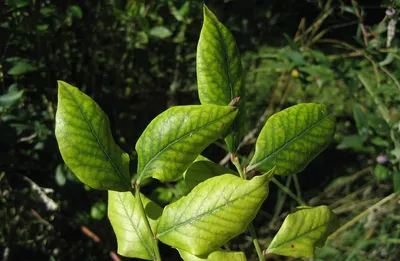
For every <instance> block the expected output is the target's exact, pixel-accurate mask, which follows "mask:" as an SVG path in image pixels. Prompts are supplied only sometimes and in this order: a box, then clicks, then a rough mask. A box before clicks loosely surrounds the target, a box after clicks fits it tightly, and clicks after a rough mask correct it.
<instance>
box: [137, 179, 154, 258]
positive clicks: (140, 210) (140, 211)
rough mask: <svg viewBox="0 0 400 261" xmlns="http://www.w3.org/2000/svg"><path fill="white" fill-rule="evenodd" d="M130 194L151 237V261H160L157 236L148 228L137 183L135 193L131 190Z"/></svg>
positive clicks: (147, 220) (148, 224)
mask: <svg viewBox="0 0 400 261" xmlns="http://www.w3.org/2000/svg"><path fill="white" fill-rule="evenodd" d="M131 193H132V194H134V197H135V200H136V204H137V205H138V206H139V213H140V216H141V217H142V219H143V220H144V224H145V226H146V228H147V231H148V233H149V234H151V235H152V237H153V253H152V256H153V260H154V261H161V255H160V250H159V249H158V240H157V236H156V235H155V234H154V233H153V230H152V229H151V226H150V223H149V219H148V218H147V215H146V212H145V210H144V206H143V202H142V199H141V197H140V185H139V183H136V185H135V192H133V191H132V190H131Z"/></svg>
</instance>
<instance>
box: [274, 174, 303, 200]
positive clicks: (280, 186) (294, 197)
mask: <svg viewBox="0 0 400 261" xmlns="http://www.w3.org/2000/svg"><path fill="white" fill-rule="evenodd" d="M271 181H272V182H273V183H275V185H277V186H278V187H279V188H280V189H281V190H282V191H283V192H285V193H286V194H288V195H289V197H291V198H292V199H294V200H295V201H296V202H297V204H299V205H300V206H307V204H306V203H305V202H304V201H303V200H302V199H301V198H299V197H297V196H296V195H295V194H294V193H293V192H292V191H290V189H288V188H287V187H285V185H283V184H282V183H280V182H279V181H278V180H277V179H276V178H274V177H272V178H271Z"/></svg>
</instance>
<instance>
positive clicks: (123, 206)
mask: <svg viewBox="0 0 400 261" xmlns="http://www.w3.org/2000/svg"><path fill="white" fill-rule="evenodd" d="M141 199H142V202H143V206H144V209H145V212H146V215H147V217H148V219H149V223H150V226H151V228H152V230H153V231H155V230H156V228H157V224H158V221H159V218H160V216H161V212H162V208H161V207H159V206H158V205H157V204H156V203H154V202H152V201H151V200H150V199H148V198H146V197H145V196H144V195H142V194H141ZM108 218H109V219H110V222H111V225H112V227H113V230H114V233H115V235H116V237H117V243H118V254H120V255H123V256H126V257H136V258H142V259H146V260H153V258H154V256H155V253H154V250H153V243H152V241H153V235H151V234H149V233H148V231H147V229H146V226H145V223H144V221H143V219H142V217H141V216H140V213H139V210H138V207H137V204H136V202H135V197H134V196H133V195H132V194H131V193H130V192H115V191H108Z"/></svg>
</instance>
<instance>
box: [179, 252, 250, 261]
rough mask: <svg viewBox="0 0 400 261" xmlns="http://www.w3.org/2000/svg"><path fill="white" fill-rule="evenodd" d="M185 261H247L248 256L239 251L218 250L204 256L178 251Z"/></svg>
mask: <svg viewBox="0 0 400 261" xmlns="http://www.w3.org/2000/svg"><path fill="white" fill-rule="evenodd" d="M178 251H179V254H180V255H181V257H182V259H183V260H184V261H202V260H204V261H246V260H247V259H246V255H245V254H244V253H243V252H239V251H224V250H217V251H214V252H211V253H210V254H208V255H204V256H195V255H192V254H190V253H189V252H186V251H184V250H182V249H178Z"/></svg>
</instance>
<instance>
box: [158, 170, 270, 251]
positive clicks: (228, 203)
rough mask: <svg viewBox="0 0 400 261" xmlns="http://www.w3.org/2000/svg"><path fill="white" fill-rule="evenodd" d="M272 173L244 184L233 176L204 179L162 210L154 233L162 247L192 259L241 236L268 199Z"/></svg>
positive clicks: (226, 175)
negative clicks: (184, 252) (185, 194)
mask: <svg viewBox="0 0 400 261" xmlns="http://www.w3.org/2000/svg"><path fill="white" fill-rule="evenodd" d="M271 175H272V174H271V173H266V174H264V175H262V176H256V177H254V178H253V179H251V180H244V179H241V178H239V177H237V176H234V175H232V174H224V175H221V176H217V177H213V178H210V179H207V180H206V181H204V182H202V183H200V184H199V185H198V186H196V187H195V188H194V189H193V190H192V191H191V192H190V193H189V194H188V195H187V196H185V197H182V198H181V199H179V200H178V201H176V202H174V203H172V204H170V205H168V206H166V207H165V209H164V212H163V214H162V216H161V220H160V223H159V226H158V229H157V234H158V238H159V239H160V240H161V241H162V242H163V243H165V244H167V245H170V246H172V247H175V248H178V249H182V250H185V251H187V252H189V253H190V254H193V255H205V254H208V253H210V252H212V251H215V250H218V249H219V248H220V247H221V246H222V245H223V244H225V243H226V242H228V241H229V240H230V239H232V238H233V237H235V236H237V235H239V234H241V233H243V232H244V231H245V229H246V228H247V226H248V224H249V223H250V222H251V220H253V219H254V217H255V216H256V214H257V212H258V210H259V208H260V206H261V204H262V203H263V201H264V200H265V199H266V197H267V196H268V184H269V181H270V178H271Z"/></svg>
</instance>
